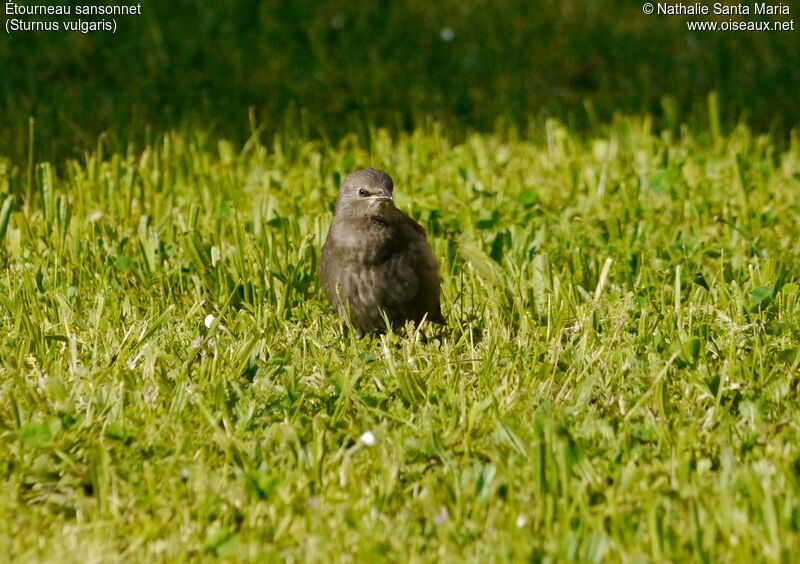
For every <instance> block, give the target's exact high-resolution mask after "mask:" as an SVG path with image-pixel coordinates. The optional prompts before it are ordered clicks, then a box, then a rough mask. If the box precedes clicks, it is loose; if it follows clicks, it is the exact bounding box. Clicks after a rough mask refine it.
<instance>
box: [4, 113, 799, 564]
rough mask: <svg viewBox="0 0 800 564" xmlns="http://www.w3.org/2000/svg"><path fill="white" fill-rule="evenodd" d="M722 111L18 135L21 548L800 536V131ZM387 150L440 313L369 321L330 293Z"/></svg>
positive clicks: (354, 546)
mask: <svg viewBox="0 0 800 564" xmlns="http://www.w3.org/2000/svg"><path fill="white" fill-rule="evenodd" d="M712 121H713V120H712ZM710 131H712V133H708V132H706V131H702V130H694V129H689V128H678V127H675V128H672V129H671V130H665V131H657V132H654V128H653V127H652V126H651V124H650V122H649V121H648V120H647V119H635V118H631V119H618V120H616V121H615V122H614V123H613V124H611V125H609V126H607V127H604V128H602V131H598V132H597V133H596V134H593V135H592V136H590V137H588V138H585V137H582V136H579V135H576V134H574V133H573V132H571V131H570V130H568V129H567V128H565V127H564V126H563V125H561V124H559V123H558V122H555V121H549V122H547V123H546V125H545V126H544V127H542V128H539V129H533V130H531V131H528V132H526V133H527V134H526V135H525V136H524V139H523V137H522V136H520V135H518V134H517V133H516V132H515V131H514V130H513V129H508V130H502V129H501V130H498V131H497V132H496V133H493V134H473V135H470V136H468V137H467V138H466V139H465V140H464V141H463V142H461V141H458V142H453V141H451V140H450V138H449V136H448V133H447V131H445V130H442V129H441V128H440V127H439V126H437V125H435V124H434V123H433V122H431V123H430V124H429V125H428V126H425V127H418V128H417V129H415V130H414V131H413V132H411V133H408V134H398V135H394V134H389V133H387V132H386V131H384V130H373V131H371V132H370V134H369V136H367V137H366V139H363V138H361V139H360V138H356V137H345V138H343V139H342V140H341V141H340V142H336V143H335V144H331V143H326V142H324V141H307V140H304V139H303V138H302V136H300V135H292V134H291V133H292V132H288V133H287V134H286V135H284V136H282V137H275V138H274V139H273V140H272V141H270V142H265V141H263V140H260V139H259V137H258V136H257V135H254V136H253V137H252V138H251V139H250V141H249V142H248V143H247V144H246V145H244V146H235V145H234V144H232V143H228V142H224V141H223V142H219V143H212V142H210V141H208V139H207V138H205V137H204V136H203V135H202V134H199V133H195V134H168V135H165V136H163V137H160V138H159V139H158V140H157V141H155V142H154V143H152V144H150V145H148V146H146V147H145V148H144V149H142V150H134V149H131V150H129V151H127V152H126V153H113V154H106V153H104V152H103V147H102V145H100V146H99V148H98V149H97V150H96V151H95V152H87V153H86V154H85V155H84V157H83V158H80V159H77V160H70V161H64V162H56V163H47V162H35V159H33V160H32V161H31V164H30V166H29V164H28V163H27V162H23V161H17V160H14V161H11V160H9V159H5V160H3V159H0V194H2V196H0V199H1V200H2V202H0V262H1V264H2V267H3V271H2V276H1V277H0V480H2V487H0V553H1V554H4V555H6V556H7V557H8V558H10V559H11V560H16V561H29V560H51V561H80V562H86V561H103V562H106V561H117V560H135V561H144V560H156V561H175V560H186V559H189V558H192V559H209V560H211V559H215V558H218V557H219V558H223V559H230V560H240V559H260V560H263V559H265V558H269V559H277V558H281V559H285V560H295V561H298V560H299V561H328V560H331V559H337V560H338V559H340V560H358V561H363V560H367V559H385V560H394V561H408V560H419V561H434V560H439V559H444V560H454V559H456V560H458V559H467V560H473V561H497V560H534V561H539V560H568V559H569V560H581V561H604V560H611V561H619V560H626V561H628V560H637V561H640V560H644V561H646V560H652V561H667V560H674V561H681V560H687V559H689V560H696V561H704V562H706V561H752V560H758V561H788V560H790V559H791V558H792V557H791V554H797V553H798V550H800V415H798V414H800V409H798V407H800V405H799V404H800V400H798V397H799V396H798V374H800V368H799V367H800V353H798V350H799V349H800V287H799V286H798V279H799V278H800V276H799V275H800V267H798V264H800V262H799V261H798V258H800V257H798V254H799V253H800V250H798V246H797V241H798V240H800V225H798V221H797V218H798V214H800V140H799V139H798V138H797V137H796V136H793V137H792V140H791V143H789V144H788V145H787V146H786V147H785V148H783V149H780V148H778V146H776V144H775V143H773V141H772V139H771V138H770V137H768V136H762V135H756V134H754V133H752V132H751V131H750V130H748V129H746V128H745V127H739V128H737V129H735V130H734V131H732V132H731V133H730V134H727V135H726V134H724V133H720V131H719V129H718V128H716V127H714V128H711V129H710ZM34 150H35V149H34ZM368 164H372V165H375V166H379V167H381V168H384V169H386V170H388V171H389V172H390V173H391V174H392V175H393V177H394V179H395V183H396V187H397V188H396V194H397V196H398V203H399V205H400V207H401V208H403V209H405V210H406V211H408V212H409V213H411V214H412V215H413V216H414V217H416V218H417V219H418V220H419V221H420V222H421V223H422V224H423V225H426V226H427V228H428V231H429V234H430V238H431V241H432V246H433V249H434V251H435V253H436V255H437V256H438V257H440V260H441V267H442V272H443V309H444V312H445V315H446V316H447V317H448V319H449V330H447V331H445V332H443V333H437V332H436V331H435V330H433V329H431V328H423V330H422V332H424V333H426V334H427V338H422V335H421V334H420V332H417V331H414V330H411V331H410V333H409V334H402V335H397V334H389V335H386V336H383V337H380V338H372V339H366V340H362V341H357V340H352V339H347V338H343V337H342V333H341V328H340V326H339V324H338V322H337V320H336V318H335V316H334V314H333V313H332V311H331V309H330V307H329V306H328V305H327V304H326V303H325V302H324V300H323V297H322V293H321V291H320V288H319V284H318V280H317V275H316V271H317V266H318V261H319V249H320V246H321V243H322V241H323V238H324V235H325V233H326V229H327V226H328V225H329V223H330V220H331V208H332V202H333V200H334V198H335V194H336V189H337V182H338V180H339V179H340V178H341V177H342V175H343V174H344V173H346V172H347V171H349V170H351V169H353V168H354V167H356V166H359V165H368ZM209 316H211V317H209ZM365 433H372V435H373V436H374V438H375V443H374V444H372V441H370V440H369V439H370V437H369V435H366V436H365V435H364V434H365Z"/></svg>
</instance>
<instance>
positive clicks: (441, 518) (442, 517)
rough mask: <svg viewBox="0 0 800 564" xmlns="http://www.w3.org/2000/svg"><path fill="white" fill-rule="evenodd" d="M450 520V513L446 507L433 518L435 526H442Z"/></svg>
mask: <svg viewBox="0 0 800 564" xmlns="http://www.w3.org/2000/svg"><path fill="white" fill-rule="evenodd" d="M449 518H450V513H449V512H448V511H447V508H446V507H442V510H441V511H439V514H438V515H437V516H436V517H434V519H433V522H434V523H436V524H437V525H444V523H445V522H446V521H447V520H448V519H449Z"/></svg>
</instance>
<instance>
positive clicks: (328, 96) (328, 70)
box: [0, 0, 800, 159]
mask: <svg viewBox="0 0 800 564" xmlns="http://www.w3.org/2000/svg"><path fill="white" fill-rule="evenodd" d="M19 3H31V2H19ZM789 6H790V7H791V9H792V15H791V16H790V18H794V17H796V16H797V15H798V13H797V12H798V11H800V3H798V2H793V3H790V4H789ZM4 7H5V6H4V5H3V8H4ZM142 12H143V13H142V15H141V16H135V17H126V18H120V19H119V20H118V25H119V30H118V33H117V34H116V35H111V34H107V33H93V34H89V35H81V34H76V33H71V34H66V33H63V32H60V33H17V34H14V35H10V36H9V35H6V34H3V37H2V40H0V67H1V68H2V72H0V124H1V125H0V154H6V155H8V156H11V157H23V156H24V155H25V154H26V151H27V145H28V128H29V125H28V124H29V117H30V116H33V117H34V118H35V119H36V125H35V137H36V144H35V145H36V151H37V153H36V154H37V158H39V159H46V158H57V157H58V158H60V157H70V156H75V155H78V154H80V153H81V152H82V151H84V150H85V149H86V148H88V147H94V146H96V144H97V142H98V137H100V138H101V139H102V142H104V143H108V144H109V145H111V146H112V147H113V148H116V149H118V148H121V147H124V146H125V145H127V144H128V143H130V142H141V141H143V140H145V139H146V137H147V135H148V132H149V133H150V134H157V133H158V132H160V131H164V130H166V129H169V128H175V127H197V126H199V127H201V128H202V129H203V130H206V131H209V132H211V134H212V136H224V137H227V138H231V139H234V140H243V139H244V138H246V137H247V136H248V135H250V133H251V131H250V125H249V116H250V112H251V110H252V115H253V116H254V117H255V120H256V123H257V124H259V125H260V126H262V129H261V131H263V132H265V133H275V132H280V131H282V130H286V129H287V128H286V127H285V126H286V123H287V120H288V121H289V122H290V123H291V125H292V126H293V127H292V129H293V130H296V131H300V132H301V133H302V134H303V135H310V136H317V135H322V136H328V137H331V138H338V137H340V136H342V135H343V134H346V133H349V132H354V131H355V132H357V133H358V132H363V131H364V130H365V129H366V128H367V127H368V126H382V127H389V128H391V129H393V130H394V129H398V128H399V129H407V128H410V127H413V126H414V125H416V124H418V123H419V122H420V120H422V119H429V118H430V117H433V118H436V119H438V120H441V121H443V122H444V123H445V124H447V125H448V126H449V127H450V130H451V131H452V133H453V134H454V135H458V134H459V133H460V132H464V131H466V130H469V129H478V130H489V129H492V128H494V127H495V126H496V124H497V123H498V120H502V121H503V122H504V123H507V124H511V125H513V126H517V127H519V128H520V129H522V130H523V131H524V129H525V128H526V127H527V126H528V125H529V124H530V123H536V122H538V121H541V120H542V119H543V118H545V117H550V116H552V117H557V118H559V119H562V120H564V121H566V122H567V123H568V124H570V126H572V127H574V128H576V129H578V130H581V129H583V130H585V129H591V128H592V127H594V126H595V125H596V124H597V123H602V122H604V121H607V120H609V119H611V118H612V117H613V115H614V114H615V113H627V114H630V113H643V112H646V113H650V114H652V115H653V116H654V118H655V120H656V121H655V123H656V125H659V124H663V123H665V122H669V123H668V125H669V124H675V123H680V122H690V123H697V124H699V125H701V126H702V125H704V123H705V122H704V120H705V117H704V116H705V114H706V107H707V99H708V94H709V93H710V92H712V91H716V92H717V93H718V95H719V114H720V118H721V121H722V123H723V126H727V127H730V126H731V125H733V124H735V123H738V122H740V121H744V122H745V123H747V124H748V125H750V126H752V127H754V128H756V129H758V130H762V131H769V132H773V133H776V134H777V135H779V136H780V135H785V134H786V133H787V132H788V131H789V130H790V129H791V128H792V127H793V126H795V125H796V123H797V121H798V115H800V114H799V113H798V108H797V106H798V94H797V93H798V92H800V32H797V31H795V32H783V33H774V32H773V33H740V32H737V33H722V32H719V33H698V32H689V31H688V30H687V29H686V26H685V20H684V19H683V18H677V17H665V16H646V15H644V14H643V13H642V8H641V3H640V2H638V1H620V0H597V1H594V2H588V1H584V2H581V1H570V0H552V1H548V0H544V1H531V0H528V1H521V0H505V1H491V2H490V1H479V0H466V1H465V0H445V1H442V2H429V1H422V0H410V1H408V2H390V1H388V0H375V1H373V0H370V1H341V0H337V1H333V0H292V1H277V0H276V1H256V0H215V1H213V2H211V1H202V0H195V1H189V0H172V1H168V2H155V1H153V0H144V1H143V2H142ZM4 17H5V16H4ZM749 19H756V17H755V16H750V18H749ZM445 28H449V29H450V30H452V39H451V40H450V41H446V40H444V39H443V33H442V30H444V29H445ZM444 35H445V36H446V35H447V32H445V33H444ZM297 125H299V126H300V127H299V128H298V127H294V126H297Z"/></svg>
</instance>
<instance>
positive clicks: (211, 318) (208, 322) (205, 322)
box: [203, 313, 214, 329]
mask: <svg viewBox="0 0 800 564" xmlns="http://www.w3.org/2000/svg"><path fill="white" fill-rule="evenodd" d="M212 323H214V316H213V315H211V314H210V313H209V314H208V315H206V318H205V319H204V320H203V325H205V326H206V328H207V329H210V328H211V324H212Z"/></svg>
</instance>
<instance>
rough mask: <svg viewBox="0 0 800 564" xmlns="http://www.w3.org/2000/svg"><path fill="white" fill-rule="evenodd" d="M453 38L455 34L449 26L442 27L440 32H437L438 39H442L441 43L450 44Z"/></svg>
mask: <svg viewBox="0 0 800 564" xmlns="http://www.w3.org/2000/svg"><path fill="white" fill-rule="evenodd" d="M455 36H456V34H455V32H454V31H453V28H452V27H449V26H448V27H443V28H442V31H440V32H439V37H441V38H442V41H446V42H447V43H449V42H451V41H452V40H453V38H454V37H455Z"/></svg>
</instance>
